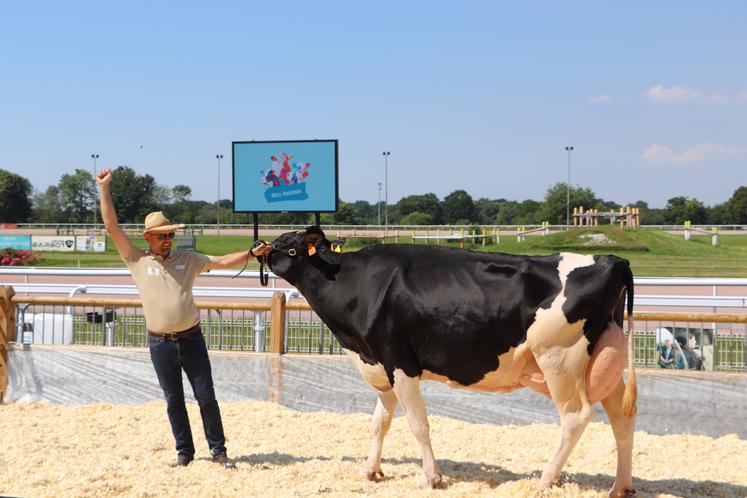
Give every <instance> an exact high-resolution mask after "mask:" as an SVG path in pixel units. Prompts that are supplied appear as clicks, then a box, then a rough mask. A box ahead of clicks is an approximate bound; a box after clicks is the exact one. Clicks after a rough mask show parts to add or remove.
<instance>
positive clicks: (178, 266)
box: [176, 265, 186, 270]
mask: <svg viewBox="0 0 747 498" xmlns="http://www.w3.org/2000/svg"><path fill="white" fill-rule="evenodd" d="M185 268H186V266H185V265H176V269H177V270H183V269H185Z"/></svg>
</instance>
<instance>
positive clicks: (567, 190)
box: [565, 145, 573, 230]
mask: <svg viewBox="0 0 747 498" xmlns="http://www.w3.org/2000/svg"><path fill="white" fill-rule="evenodd" d="M565 150H567V151H568V183H566V185H565V229H566V230H568V228H570V224H571V151H572V150H573V146H572V145H569V146H566V148H565Z"/></svg>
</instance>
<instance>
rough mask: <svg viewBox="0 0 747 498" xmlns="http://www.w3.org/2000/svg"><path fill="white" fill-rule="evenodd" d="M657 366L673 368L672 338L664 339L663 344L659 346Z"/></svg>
mask: <svg viewBox="0 0 747 498" xmlns="http://www.w3.org/2000/svg"><path fill="white" fill-rule="evenodd" d="M659 366H660V367H661V368H674V346H672V339H664V344H662V345H661V347H660V348H659Z"/></svg>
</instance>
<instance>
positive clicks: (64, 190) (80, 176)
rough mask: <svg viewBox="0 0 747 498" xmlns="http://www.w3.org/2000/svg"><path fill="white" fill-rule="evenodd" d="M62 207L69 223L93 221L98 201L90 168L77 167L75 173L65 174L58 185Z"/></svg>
mask: <svg viewBox="0 0 747 498" xmlns="http://www.w3.org/2000/svg"><path fill="white" fill-rule="evenodd" d="M58 188H59V193H60V197H59V198H60V209H61V210H62V212H63V214H64V218H65V221H66V222H68V223H93V211H92V209H93V208H94V207H96V208H98V206H95V202H96V190H95V189H96V184H95V182H94V179H93V176H92V175H91V173H90V172H88V170H85V169H76V170H75V173H73V174H72V175H71V174H67V173H66V174H64V175H62V178H60V183H59V185H58Z"/></svg>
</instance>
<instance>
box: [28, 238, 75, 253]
mask: <svg viewBox="0 0 747 498" xmlns="http://www.w3.org/2000/svg"><path fill="white" fill-rule="evenodd" d="M31 249H33V250H34V251H66V252H72V251H74V250H75V237H74V236H72V235H71V236H65V235H32V236H31Z"/></svg>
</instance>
